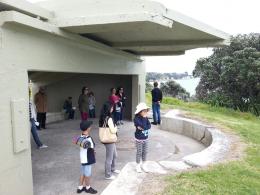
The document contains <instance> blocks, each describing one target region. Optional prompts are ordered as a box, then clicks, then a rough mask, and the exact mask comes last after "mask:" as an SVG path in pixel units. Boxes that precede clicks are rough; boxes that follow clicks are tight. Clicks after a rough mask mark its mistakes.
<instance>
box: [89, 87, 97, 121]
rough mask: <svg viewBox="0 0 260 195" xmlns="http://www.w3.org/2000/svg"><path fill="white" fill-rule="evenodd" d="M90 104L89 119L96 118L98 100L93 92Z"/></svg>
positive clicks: (90, 96)
mask: <svg viewBox="0 0 260 195" xmlns="http://www.w3.org/2000/svg"><path fill="white" fill-rule="evenodd" d="M88 104H89V118H96V112H95V107H96V98H95V96H94V93H93V92H92V91H91V92H89V97H88Z"/></svg>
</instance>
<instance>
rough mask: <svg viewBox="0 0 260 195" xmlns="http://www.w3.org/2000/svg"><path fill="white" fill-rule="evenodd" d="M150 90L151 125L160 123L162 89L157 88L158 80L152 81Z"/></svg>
mask: <svg viewBox="0 0 260 195" xmlns="http://www.w3.org/2000/svg"><path fill="white" fill-rule="evenodd" d="M153 86H154V88H153V90H152V92H151V93H152V109H153V122H152V124H153V125H157V124H161V113H160V104H161V102H162V99H163V95H162V91H161V90H160V89H159V88H158V82H154V84H153Z"/></svg>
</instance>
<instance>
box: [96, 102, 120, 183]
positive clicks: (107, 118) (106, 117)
mask: <svg viewBox="0 0 260 195" xmlns="http://www.w3.org/2000/svg"><path fill="white" fill-rule="evenodd" d="M112 113H113V105H112V104H111V103H110V102H106V103H105V104H104V105H103V107H102V109H101V113H100V119H99V127H103V126H104V124H107V127H109V128H110V129H113V128H115V124H114V121H113V118H112ZM104 145H105V147H106V161H105V179H109V180H113V179H115V176H114V175H113V173H116V174H118V173H120V171H119V170H116V168H115V167H116V157H117V151H116V143H109V144H104Z"/></svg>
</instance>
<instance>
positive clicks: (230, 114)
mask: <svg viewBox="0 0 260 195" xmlns="http://www.w3.org/2000/svg"><path fill="white" fill-rule="evenodd" d="M146 101H147V103H148V104H151V96H150V94H147V95H146ZM172 108H178V109H182V110H185V111H187V112H188V114H189V115H190V116H194V117H199V118H201V119H203V120H206V121H208V122H211V123H215V124H218V125H219V126H222V127H223V128H225V129H229V130H230V131H233V132H235V133H236V134H238V135H239V136H240V137H241V138H242V140H243V141H244V142H246V143H247V144H248V148H247V150H246V152H247V155H246V157H245V158H244V159H241V160H240V161H235V162H230V163H227V164H221V165H216V166H213V167H210V168H209V169H208V170H203V171H196V172H190V173H181V174H179V175H176V176H170V177H168V178H166V180H167V182H168V186H167V187H166V189H164V191H163V193H162V194H164V195H166V194H167V195H168V194H221V195H223V194H241V195H242V194H243V195H244V194H260V119H259V117H258V118H257V117H255V116H253V115H251V114H249V113H241V112H236V111H233V110H230V109H225V108H216V107H210V106H208V105H205V104H201V103H185V102H182V101H180V100H177V99H174V98H165V99H164V101H163V104H162V109H166V110H167V109H172Z"/></svg>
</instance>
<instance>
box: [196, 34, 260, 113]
mask: <svg viewBox="0 0 260 195" xmlns="http://www.w3.org/2000/svg"><path fill="white" fill-rule="evenodd" d="M213 51H214V53H213V54H212V55H211V56H209V57H208V58H201V59H199V60H198V61H197V63H196V67H195V70H194V71H193V76H195V77H200V83H199V85H198V86H197V88H196V96H197V98H198V99H199V100H201V101H203V102H206V103H210V104H212V105H217V106H225V107H231V108H234V109H239V110H241V111H251V112H253V113H254V114H256V115H259V112H260V34H249V35H238V36H236V37H232V38H231V43H230V45H229V46H226V47H223V48H217V49H214V50H213Z"/></svg>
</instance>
